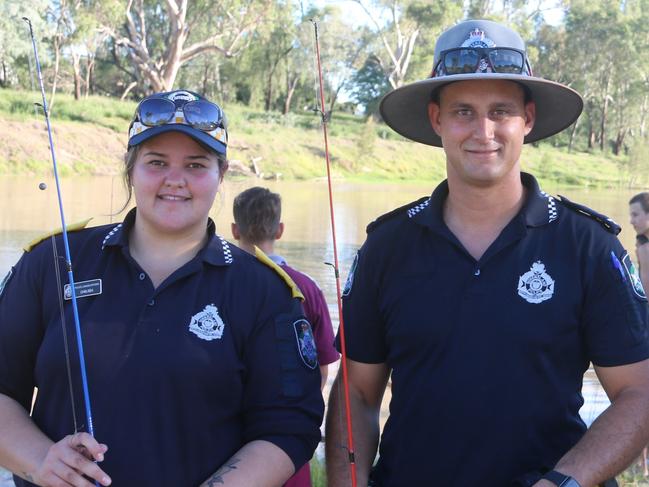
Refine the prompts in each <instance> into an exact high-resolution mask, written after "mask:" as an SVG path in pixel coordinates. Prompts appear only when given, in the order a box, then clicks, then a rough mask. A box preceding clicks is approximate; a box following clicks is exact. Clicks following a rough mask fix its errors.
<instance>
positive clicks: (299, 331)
mask: <svg viewBox="0 0 649 487" xmlns="http://www.w3.org/2000/svg"><path fill="white" fill-rule="evenodd" d="M293 330H294V331H295V339H296V340H297V349H298V352H300V357H301V358H302V362H304V365H306V366H307V367H309V368H310V369H315V368H316V367H317V366H318V352H317V350H316V347H315V339H314V337H313V331H312V330H311V324H310V323H309V322H308V321H307V320H305V319H301V320H297V321H296V322H294V323H293Z"/></svg>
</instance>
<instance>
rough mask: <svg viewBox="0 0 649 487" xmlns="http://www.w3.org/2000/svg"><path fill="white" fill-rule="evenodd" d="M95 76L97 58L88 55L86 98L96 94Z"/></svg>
mask: <svg viewBox="0 0 649 487" xmlns="http://www.w3.org/2000/svg"><path fill="white" fill-rule="evenodd" d="M94 74H95V56H94V54H88V57H87V58H86V94H85V98H88V95H91V94H93V93H94V92H95V88H94V84H95V80H94Z"/></svg>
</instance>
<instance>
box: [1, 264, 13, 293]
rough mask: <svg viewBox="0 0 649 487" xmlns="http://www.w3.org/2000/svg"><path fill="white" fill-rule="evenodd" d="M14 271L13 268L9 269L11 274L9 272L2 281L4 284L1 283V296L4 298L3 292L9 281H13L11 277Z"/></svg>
mask: <svg viewBox="0 0 649 487" xmlns="http://www.w3.org/2000/svg"><path fill="white" fill-rule="evenodd" d="M13 273H14V270H13V267H12V268H11V269H9V272H7V275H6V276H5V277H4V279H2V282H0V296H2V292H3V291H4V290H5V287H6V286H7V283H8V282H9V279H11V276H12V275H13Z"/></svg>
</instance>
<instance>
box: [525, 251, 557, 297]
mask: <svg viewBox="0 0 649 487" xmlns="http://www.w3.org/2000/svg"><path fill="white" fill-rule="evenodd" d="M553 294H554V280H553V279H552V278H551V277H550V276H549V275H548V273H547V272H545V265H544V264H543V263H542V262H541V261H540V260H538V261H536V262H534V263H533V264H532V267H531V269H530V270H529V271H528V272H526V273H525V274H523V275H522V276H520V277H519V278H518V295H519V296H520V297H521V298H523V299H524V300H525V301H527V302H528V303H533V304H538V303H542V302H543V301H546V300H548V299H550V298H551V297H552V295H553Z"/></svg>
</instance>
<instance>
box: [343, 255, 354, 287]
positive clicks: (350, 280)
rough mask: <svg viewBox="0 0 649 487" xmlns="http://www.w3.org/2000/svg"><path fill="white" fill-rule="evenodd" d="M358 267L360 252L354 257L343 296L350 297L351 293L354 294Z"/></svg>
mask: <svg viewBox="0 0 649 487" xmlns="http://www.w3.org/2000/svg"><path fill="white" fill-rule="evenodd" d="M357 266H358V252H356V256H355V257H354V262H352V266H351V267H350V268H349V274H347V280H346V281H345V287H344V288H343V296H349V293H351V292H352V286H353V285H354V273H355V272H356V267H357Z"/></svg>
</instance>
